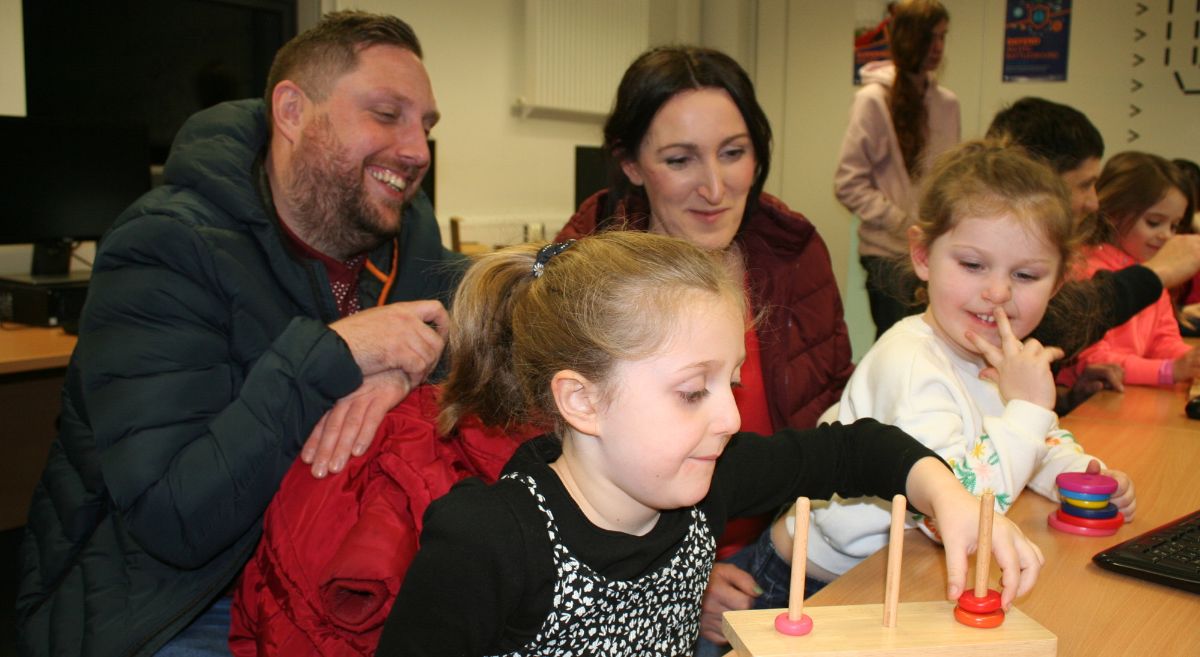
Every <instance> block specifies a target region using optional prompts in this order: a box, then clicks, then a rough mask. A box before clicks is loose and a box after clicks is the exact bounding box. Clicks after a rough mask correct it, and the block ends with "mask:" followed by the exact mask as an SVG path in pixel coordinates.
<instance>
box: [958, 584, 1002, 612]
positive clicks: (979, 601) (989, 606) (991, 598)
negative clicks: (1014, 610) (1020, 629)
mask: <svg viewBox="0 0 1200 657" xmlns="http://www.w3.org/2000/svg"><path fill="white" fill-rule="evenodd" d="M958 606H959V608H960V609H962V610H963V611H969V612H971V613H972V614H986V613H989V612H993V611H996V610H997V609H999V608H1000V592H999V591H997V590H995V589H988V592H987V593H985V594H984V595H983V597H982V598H979V597H976V596H975V589H967V590H966V591H964V592H963V594H962V595H960V596H958Z"/></svg>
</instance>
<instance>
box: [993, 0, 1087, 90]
mask: <svg viewBox="0 0 1200 657" xmlns="http://www.w3.org/2000/svg"><path fill="white" fill-rule="evenodd" d="M1007 5H1008V6H1007V9H1006V11H1007V13H1006V14H1005V16H1004V81H1005V82H1020V81H1026V80H1042V81H1063V80H1066V79H1067V52H1068V44H1069V43H1070V40H1071V0H1043V1H1041V2H1030V1H1029V0H1008V2H1007Z"/></svg>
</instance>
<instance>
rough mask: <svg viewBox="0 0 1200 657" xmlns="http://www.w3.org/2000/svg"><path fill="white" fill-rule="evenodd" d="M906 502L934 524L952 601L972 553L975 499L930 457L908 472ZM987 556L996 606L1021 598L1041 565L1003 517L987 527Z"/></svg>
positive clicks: (1035, 550)
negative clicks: (996, 587) (995, 578)
mask: <svg viewBox="0 0 1200 657" xmlns="http://www.w3.org/2000/svg"><path fill="white" fill-rule="evenodd" d="M906 489H907V491H908V501H909V503H910V504H911V505H912V506H913V507H915V508H916V509H917V510H919V511H921V512H922V513H926V514H928V515H931V516H933V517H934V518H935V519H936V520H937V524H938V531H939V533H940V534H941V537H942V543H943V544H944V545H945V547H946V575H947V578H946V579H947V583H948V586H947V589H946V597H947V599H950V600H957V599H958V596H960V595H962V592H963V591H965V590H966V581H967V563H968V559H969V557H970V555H971V554H973V553H974V552H975V547H976V541H977V539H978V531H979V499H978V498H976V497H975V496H973V495H971V494H970V493H968V492H967V491H966V489H964V488H963V487H962V484H961V483H959V481H958V479H957V478H956V477H955V476H954V475H953V474H952V473H951V472H950V471H949V470H947V469H946V466H945V465H944V464H943V463H942V462H941V461H938V460H937V459H935V458H924V459H921V460H920V461H917V463H916V465H914V466H913V467H912V469H911V470H909V472H908V480H907V486H906ZM992 554H993V555H994V556H995V558H996V562H997V563H998V564H999V565H1000V569H1001V572H1002V574H1001V577H1000V582H1001V585H1002V589H1003V590H1002V591H1001V595H1000V602H1001V605H1003V607H1004V608H1005V609H1008V608H1009V607H1010V606H1011V605H1012V601H1013V599H1014V598H1016V597H1017V596H1019V595H1024V594H1025V593H1027V592H1028V591H1029V590H1030V589H1031V588H1033V584H1034V582H1035V581H1037V576H1038V572H1039V571H1040V570H1041V568H1042V564H1043V563H1045V558H1044V557H1043V556H1042V551H1041V550H1040V549H1039V548H1038V546H1037V545H1034V544H1033V543H1032V542H1031V541H1030V540H1029V539H1028V538H1026V537H1025V535H1024V534H1023V533H1021V530H1020V529H1018V528H1017V526H1016V525H1015V524H1013V523H1012V521H1010V520H1009V519H1008V518H1005V517H1004V516H1001V515H996V516H995V517H994V520H993V525H992Z"/></svg>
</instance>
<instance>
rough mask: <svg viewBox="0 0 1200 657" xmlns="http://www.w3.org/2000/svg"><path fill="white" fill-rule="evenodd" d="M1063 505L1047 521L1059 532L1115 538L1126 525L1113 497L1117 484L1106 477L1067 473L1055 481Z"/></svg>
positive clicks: (1114, 480) (1085, 473) (1083, 473)
mask: <svg viewBox="0 0 1200 657" xmlns="http://www.w3.org/2000/svg"><path fill="white" fill-rule="evenodd" d="M1055 483H1056V484H1057V485H1058V496H1059V497H1060V498H1061V499H1062V504H1061V505H1060V506H1059V508H1058V509H1055V510H1054V511H1052V512H1051V513H1050V515H1049V516H1047V518H1046V522H1047V523H1049V525H1050V526H1051V527H1053V528H1055V529H1057V530H1059V531H1062V532H1067V533H1069V534H1078V535H1080V536H1111V535H1113V534H1115V533H1117V530H1118V529H1120V528H1121V525H1123V524H1125V515H1124V514H1122V513H1121V512H1120V511H1118V510H1117V505H1115V504H1113V503H1112V502H1110V501H1109V497H1110V496H1111V495H1112V494H1113V493H1115V492H1116V491H1117V480H1116V479H1113V478H1112V477H1109V476H1107V475H1102V474H1090V473H1087V472H1064V473H1062V474H1060V475H1058V477H1057V478H1056V479H1055Z"/></svg>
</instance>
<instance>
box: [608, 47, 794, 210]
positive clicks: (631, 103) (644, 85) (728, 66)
mask: <svg viewBox="0 0 1200 657" xmlns="http://www.w3.org/2000/svg"><path fill="white" fill-rule="evenodd" d="M710 88H711V89H723V90H725V92H727V93H728V94H729V97H730V98H732V99H733V103H734V105H736V106H737V108H738V111H739V112H741V115H742V119H743V120H745V121H746V129H747V130H748V131H749V133H750V143H751V145H752V146H753V147H754V161H755V169H754V184H753V185H752V186H751V187H750V195H749V197H748V198H747V200H746V214H747V215H749V214H750V213H752V212H753V211H754V205H755V204H756V203H757V202H758V196H759V194H761V193H762V188H763V184H764V183H765V182H766V180H767V173H768V172H769V171H770V169H771V124H770V122H768V121H767V115H766V113H764V112H763V109H762V107H761V106H759V104H758V98H757V97H756V96H755V94H754V84H753V83H752V82H751V81H750V76H749V75H747V74H746V71H745V70H743V69H742V67H741V66H739V65H738V63H737V62H735V61H734V60H733V58H731V57H730V56H729V55H726V54H725V53H723V52H720V51H717V50H712V49H709V48H697V47H692V46H669V47H662V48H654V49H652V50H649V51H646V52H644V53H642V54H641V55H640V56H639V57H638V58H637V59H635V60H634V61H633V63H632V64H630V65H629V68H628V69H626V70H625V75H624V77H622V78H621V84H620V86H619V87H617V98H616V100H615V101H614V102H613V109H612V113H611V114H609V117H608V121H607V122H605V124H604V152H605V156H606V157H607V158H608V176H609V194H608V207H606V208H605V210H604V215H602V216H612V215H613V214H615V212H616V210H617V205H618V204H620V202H621V200H622V199H624V198H625V197H626V196H628V195H630V194H639V195H641V196H642V197H643V200H644V199H645V194H646V192H645V190H644V189H642V188H640V187H638V186H636V185H633V184H632V183H630V182H629V180H628V179H627V178H626V177H625V174H624V172H622V171H621V162H623V161H626V160H631V159H636V158H637V156H638V149H639V148H641V145H642V140H643V139H644V138H645V136H646V132H647V131H648V130H649V129H650V123H651V122H652V121H653V120H654V117H655V116H656V115H657V114H658V111H659V109H661V108H662V106H663V105H664V104H666V102H667V101H668V100H671V99H672V98H674V97H675V95H676V94H678V93H680V92H682V91H688V90H692V89H710Z"/></svg>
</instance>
